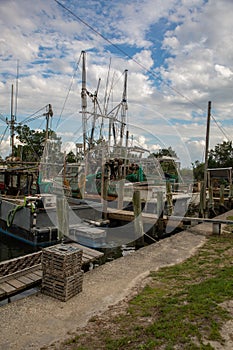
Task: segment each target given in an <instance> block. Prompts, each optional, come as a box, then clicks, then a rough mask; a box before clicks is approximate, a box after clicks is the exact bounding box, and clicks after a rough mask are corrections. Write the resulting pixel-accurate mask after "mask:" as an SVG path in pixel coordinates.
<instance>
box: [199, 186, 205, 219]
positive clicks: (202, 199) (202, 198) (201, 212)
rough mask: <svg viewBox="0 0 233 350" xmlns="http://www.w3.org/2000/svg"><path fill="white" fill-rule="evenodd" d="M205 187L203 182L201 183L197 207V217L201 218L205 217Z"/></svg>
mask: <svg viewBox="0 0 233 350" xmlns="http://www.w3.org/2000/svg"><path fill="white" fill-rule="evenodd" d="M205 190H206V189H205V185H204V182H202V183H201V191H200V205H199V216H200V217H201V218H204V217H205V200H206V196H205Z"/></svg>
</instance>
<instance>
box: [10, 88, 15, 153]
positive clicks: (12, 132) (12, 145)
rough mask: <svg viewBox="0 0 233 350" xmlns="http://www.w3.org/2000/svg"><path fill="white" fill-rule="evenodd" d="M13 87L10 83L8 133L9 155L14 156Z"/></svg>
mask: <svg viewBox="0 0 233 350" xmlns="http://www.w3.org/2000/svg"><path fill="white" fill-rule="evenodd" d="M13 94H14V87H13V84H12V85H11V120H10V122H9V124H10V135H11V138H10V140H11V143H10V144H11V156H12V157H13V156H14V137H15V116H14V114H13V106H14V95H13Z"/></svg>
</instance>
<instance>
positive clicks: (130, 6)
mask: <svg viewBox="0 0 233 350" xmlns="http://www.w3.org/2000/svg"><path fill="white" fill-rule="evenodd" d="M59 3H60V4H59ZM61 5H63V6H64V7H65V8H66V9H65V8H64V7H63V6H61ZM232 16H233V2H232V1H231V0H215V1H214V0H210V1H204V0H144V1H143V0H140V1H132V0H128V1H127V0H124V1H122V0H118V1H94V0H93V1H92V0H86V1H83V0H79V1H78V0H69V1H68V0H60V1H59V2H57V1H55V0H33V1H32V0H20V1H16V0H15V1H13V0H0V30H1V37H0V68H1V69H0V113H1V115H2V116H3V117H2V119H4V118H6V117H8V118H9V116H10V95H11V85H12V84H14V86H15V84H16V76H17V62H19V77H18V100H17V101H18V102H17V113H16V117H17V122H21V121H22V120H24V119H25V118H26V117H27V116H30V115H32V114H33V113H35V112H36V111H38V110H39V109H41V108H43V107H44V106H46V105H47V104H48V103H50V104H52V107H53V112H54V116H53V118H52V128H53V129H55V131H56V132H57V133H58V134H59V135H60V136H62V139H63V145H64V146H65V145H67V142H69V143H68V145H69V147H70V148H72V147H73V145H74V143H75V142H77V141H79V140H80V137H81V136H80V135H81V114H80V113H79V112H80V110H81V101H80V91H81V84H80V82H81V66H80V65H79V67H78V69H77V71H76V67H77V63H78V62H79V58H80V53H81V51H82V50H85V51H86V52H87V85H88V89H89V90H90V91H92V92H94V91H95V89H96V86H97V82H98V79H99V77H100V78H101V86H100V92H99V95H100V99H101V98H102V100H103V96H104V89H105V86H106V79H107V74H108V67H109V64H110V60H111V71H110V72H111V73H110V74H111V77H113V76H114V77H115V80H114V81H115V83H114V92H113V94H112V96H111V103H112V104H114V103H117V102H120V100H121V96H122V88H123V75H122V73H123V71H124V70H125V69H128V112H127V113H128V116H127V118H128V122H129V124H131V125H132V126H133V129H134V136H133V138H134V142H135V143H136V142H138V144H140V145H141V146H143V147H148V148H149V149H150V150H151V151H153V150H155V151H156V150H158V149H159V148H160V147H162V148H168V147H169V146H171V147H172V148H173V149H174V150H175V151H176V153H177V154H178V156H179V157H180V159H181V162H182V166H191V163H192V162H194V161H195V160H201V161H202V160H203V154H204V153H203V152H204V144H205V130H206V115H207V106H208V101H211V102H212V116H213V118H212V119H211V130H210V147H211V148H213V147H214V146H215V145H216V144H217V143H221V142H222V141H223V140H227V139H229V140H231V139H232V131H233V127H232V106H233V85H232V79H233V67H232V62H233V44H232V33H233V22H232ZM74 73H75V77H74V78H73V79H72V77H73V76H74ZM68 92H69V94H68ZM2 119H0V139H1V135H2V134H3V133H4V131H5V128H6V123H5V122H4V120H2ZM29 126H30V127H32V128H34V129H35V128H39V129H41V128H44V127H45V119H44V118H43V117H41V118H38V119H36V120H34V121H32V122H31V123H30V124H29ZM67 149H68V148H67ZM0 153H1V155H3V156H5V155H6V154H8V153H9V132H8V131H7V132H6V135H5V138H4V140H3V141H2V143H1V145H0Z"/></svg>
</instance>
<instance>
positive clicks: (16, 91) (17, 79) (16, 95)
mask: <svg viewBox="0 0 233 350" xmlns="http://www.w3.org/2000/svg"><path fill="white" fill-rule="evenodd" d="M15 86H16V90H15V120H16V115H17V107H18V92H19V60H17V73H16V84H15Z"/></svg>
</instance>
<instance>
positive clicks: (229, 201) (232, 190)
mask: <svg viewBox="0 0 233 350" xmlns="http://www.w3.org/2000/svg"><path fill="white" fill-rule="evenodd" d="M232 197H233V185H232V184H230V186H229V194H228V207H229V209H231V207H232Z"/></svg>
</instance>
